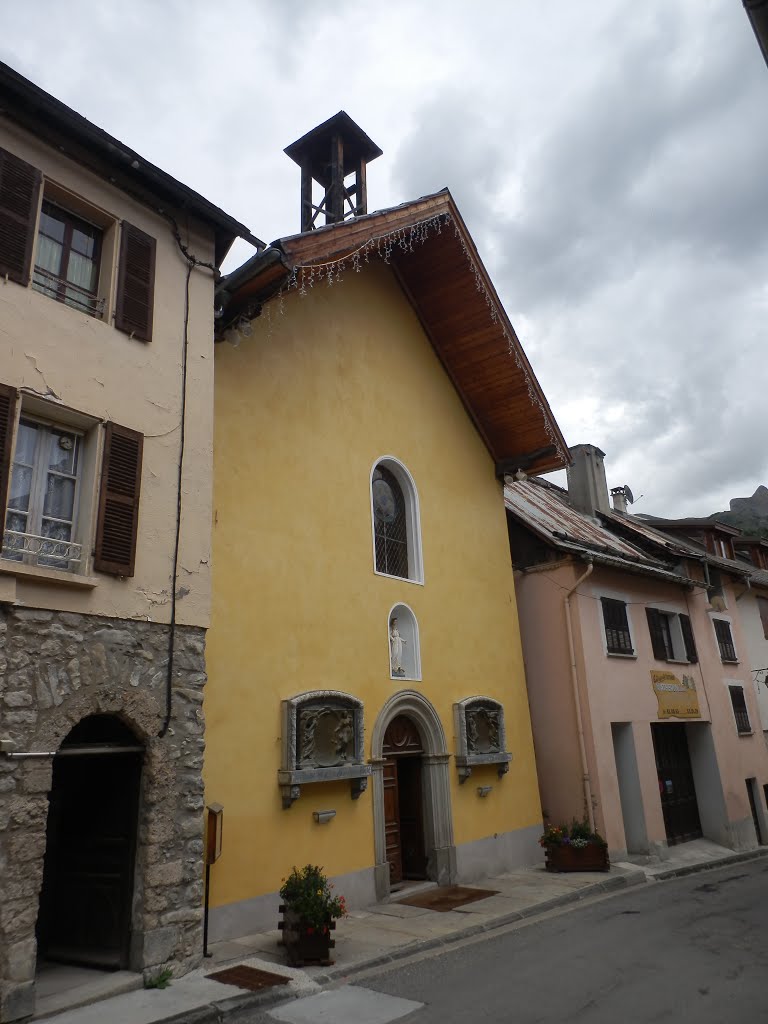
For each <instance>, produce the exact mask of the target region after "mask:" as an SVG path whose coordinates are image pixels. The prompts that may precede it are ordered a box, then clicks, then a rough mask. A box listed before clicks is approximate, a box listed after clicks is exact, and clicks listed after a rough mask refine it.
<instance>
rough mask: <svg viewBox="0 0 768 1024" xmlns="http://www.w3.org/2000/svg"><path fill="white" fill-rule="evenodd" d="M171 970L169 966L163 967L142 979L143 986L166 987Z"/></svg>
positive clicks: (171, 975)
mask: <svg viewBox="0 0 768 1024" xmlns="http://www.w3.org/2000/svg"><path fill="white" fill-rule="evenodd" d="M172 977H173V971H172V970H171V968H170V967H164V968H163V969H162V971H158V972H157V974H153V975H151V976H150V977H147V978H145V979H144V988H168V986H169V985H170V984H171V978H172Z"/></svg>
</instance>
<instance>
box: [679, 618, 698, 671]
mask: <svg viewBox="0 0 768 1024" xmlns="http://www.w3.org/2000/svg"><path fill="white" fill-rule="evenodd" d="M680 631H681V632H682V634H683V643H684V644H685V656H686V658H687V659H688V661H691V662H696V661H698V660H699V654H698V651H697V650H696V641H695V640H694V638H693V630H692V629H691V620H690V617H689V616H688V615H681V616H680Z"/></svg>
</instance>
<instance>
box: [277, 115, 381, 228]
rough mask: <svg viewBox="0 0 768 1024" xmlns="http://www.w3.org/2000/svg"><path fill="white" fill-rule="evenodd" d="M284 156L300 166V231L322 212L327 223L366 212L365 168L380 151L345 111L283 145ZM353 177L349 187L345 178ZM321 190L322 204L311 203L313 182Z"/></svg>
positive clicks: (315, 225) (312, 226) (333, 222)
mask: <svg viewBox="0 0 768 1024" xmlns="http://www.w3.org/2000/svg"><path fill="white" fill-rule="evenodd" d="M284 152H285V154H286V155H287V156H289V157H290V158H291V160H293V161H295V162H296V163H297V164H298V165H299V167H301V230H302V232H303V231H311V230H313V229H314V228H315V227H321V226H322V225H317V224H315V221H316V220H317V217H318V216H319V215H320V214H321V213H322V214H324V216H325V223H326V224H337V223H339V222H340V221H343V220H345V219H346V218H347V217H359V216H361V215H362V214H365V213H367V212H368V197H367V189H366V172H365V169H366V165H367V164H368V163H370V161H371V160H375V159H376V157H378V156H381V154H382V151H381V149H380V148H379V147H378V146H377V145H376V143H375V142H373V141H372V140H371V139H370V138H369V137H368V136H367V135H366V134H365V132H364V131H363V129H362V128H361V127H360V126H359V125H358V124H356V123H355V122H354V121H353V120H352V118H351V117H350V116H349V114H347V113H346V112H345V111H343V110H340V111H339V112H338V114H334V115H333V117H330V118H328V120H327V121H324V122H323V123H322V124H320V125H318V126H317V127H316V128H313V129H312V130H311V131H309V132H307V134H306V135H302V137H301V138H300V139H297V140H296V142H292V143H291V145H290V146H286V148H285V150H284ZM352 174H354V176H355V180H354V182H353V183H351V184H349V185H345V184H344V179H345V178H347V177H348V176H349V175H352ZM313 181H316V182H317V183H318V184H319V185H320V186H321V188H322V189H323V190H324V192H325V195H324V196H323V198H322V200H321V202H320V203H319V204H318V205H315V204H314V203H313V201H312V182H313Z"/></svg>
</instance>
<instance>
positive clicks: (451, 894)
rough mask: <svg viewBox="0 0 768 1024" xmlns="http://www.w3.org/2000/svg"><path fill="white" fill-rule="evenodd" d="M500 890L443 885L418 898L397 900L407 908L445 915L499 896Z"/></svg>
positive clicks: (418, 895) (421, 893) (421, 894)
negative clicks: (419, 908)
mask: <svg viewBox="0 0 768 1024" xmlns="http://www.w3.org/2000/svg"><path fill="white" fill-rule="evenodd" d="M498 894H499V890H498V889H470V888H468V887H467V886H465V885H443V886H440V887H438V888H437V889H428V890H427V892H420V893H418V894H417V895H416V896H408V897H407V898H406V899H404V900H395V902H396V903H404V904H405V906H406V907H422V908H423V909H424V910H437V911H439V913H441V914H445V913H446V912H447V911H448V910H455V909H456V908H457V907H463V906H464V905H465V904H467V903H474V902H475V901H476V900H484V899H487V898H488V897H489V896H498Z"/></svg>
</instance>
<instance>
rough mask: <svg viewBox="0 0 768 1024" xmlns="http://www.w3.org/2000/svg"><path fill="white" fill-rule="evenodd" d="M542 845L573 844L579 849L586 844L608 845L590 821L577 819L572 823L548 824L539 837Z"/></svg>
mask: <svg viewBox="0 0 768 1024" xmlns="http://www.w3.org/2000/svg"><path fill="white" fill-rule="evenodd" d="M539 845H540V846H573V847H575V848H576V849H577V850H580V849H583V848H584V847H585V846H607V845H608V844H607V843H606V841H605V840H604V839H603V837H602V836H601V835H600V833H599V832H595V831H593V829H591V828H590V826H589V822H588V821H577V820H576V819H575V818H574V819H573V821H572V822H571V824H570V825H547V826H546V828H545V829H544V832H543V833H542V835H541V837H540V839H539Z"/></svg>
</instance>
